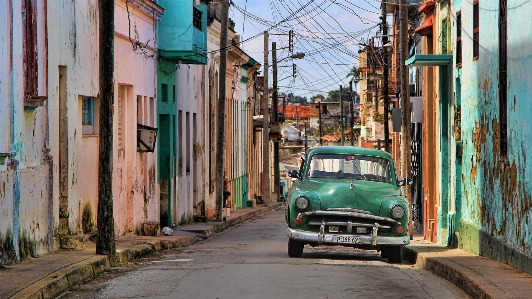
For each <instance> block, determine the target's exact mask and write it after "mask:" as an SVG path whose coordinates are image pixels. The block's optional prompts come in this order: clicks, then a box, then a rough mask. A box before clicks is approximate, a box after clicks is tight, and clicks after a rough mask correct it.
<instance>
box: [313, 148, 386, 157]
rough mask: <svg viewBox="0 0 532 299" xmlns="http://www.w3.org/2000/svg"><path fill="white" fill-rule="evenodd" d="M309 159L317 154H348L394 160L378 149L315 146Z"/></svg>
mask: <svg viewBox="0 0 532 299" xmlns="http://www.w3.org/2000/svg"><path fill="white" fill-rule="evenodd" d="M306 154H307V157H309V156H312V155H315V154H346V155H364V156H376V157H382V158H386V159H389V160H392V156H390V154H389V153H387V152H385V151H381V150H377V149H371V148H363V147H356V146H330V145H327V146H314V147H311V148H309V149H308V150H307V152H306Z"/></svg>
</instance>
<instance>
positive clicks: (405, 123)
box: [399, 0, 413, 239]
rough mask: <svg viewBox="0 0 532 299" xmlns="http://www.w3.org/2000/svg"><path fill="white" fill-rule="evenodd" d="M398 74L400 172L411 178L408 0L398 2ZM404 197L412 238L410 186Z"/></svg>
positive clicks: (406, 188)
mask: <svg viewBox="0 0 532 299" xmlns="http://www.w3.org/2000/svg"><path fill="white" fill-rule="evenodd" d="M399 21H400V27H399V36H400V38H399V42H400V45H399V59H400V64H399V67H400V69H399V74H400V78H399V80H400V82H401V88H400V91H401V174H402V176H403V178H411V176H412V174H411V173H412V171H411V170H412V169H411V165H410V164H411V160H412V156H411V137H410V98H409V92H410V86H409V82H408V73H407V68H406V66H405V63H404V62H405V61H406V59H407V53H408V51H407V49H408V0H401V1H400V4H399ZM404 191H405V197H406V200H408V204H409V209H410V220H409V225H408V227H409V229H408V231H409V234H410V239H412V237H413V236H412V225H411V224H412V193H411V186H410V185H406V186H405V187H404Z"/></svg>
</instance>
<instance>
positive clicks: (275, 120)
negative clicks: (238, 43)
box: [272, 42, 281, 202]
mask: <svg viewBox="0 0 532 299" xmlns="http://www.w3.org/2000/svg"><path fill="white" fill-rule="evenodd" d="M272 64H273V97H272V100H273V102H272V109H273V111H272V117H273V120H272V122H273V123H274V125H275V126H278V125H279V98H278V97H277V96H278V93H277V43H276V42H272ZM280 184H281V178H280V177H279V140H278V139H274V140H273V194H274V197H275V198H274V199H273V201H274V202H278V201H279V185H280Z"/></svg>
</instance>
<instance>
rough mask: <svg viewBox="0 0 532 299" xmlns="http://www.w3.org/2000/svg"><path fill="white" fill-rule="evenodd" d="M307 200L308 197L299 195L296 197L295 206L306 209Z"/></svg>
mask: <svg viewBox="0 0 532 299" xmlns="http://www.w3.org/2000/svg"><path fill="white" fill-rule="evenodd" d="M308 205H309V201H308V198H306V197H304V196H300V197H298V198H297V199H296V207H297V208H298V209H300V210H306V209H307V208H308Z"/></svg>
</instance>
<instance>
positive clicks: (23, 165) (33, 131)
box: [0, 0, 53, 264]
mask: <svg viewBox="0 0 532 299" xmlns="http://www.w3.org/2000/svg"><path fill="white" fill-rule="evenodd" d="M30 4H31V5H30ZM30 6H31V7H30ZM46 12H47V7H46V1H31V3H29V2H26V1H11V0H10V1H3V2H1V3H0V41H1V42H2V44H3V45H4V47H2V49H1V50H0V111H1V112H0V119H1V120H0V153H2V158H0V219H1V220H0V243H2V244H1V246H0V264H5V263H11V262H13V261H16V260H20V259H25V258H27V257H28V256H36V255H40V254H43V253H46V252H48V251H49V250H50V247H52V248H53V244H52V243H53V241H52V239H51V237H50V236H51V234H52V232H53V228H52V226H51V222H50V221H49V219H50V217H52V216H51V215H50V214H49V205H50V204H51V201H52V199H51V198H50V197H49V194H48V191H47V184H48V183H49V179H50V176H49V171H48V164H47V162H46V160H45V154H44V153H43V150H44V148H45V147H47V143H48V140H47V130H46V124H47V110H48V108H47V105H49V100H45V98H46V95H47V91H48V89H47V86H46V85H45V83H46V75H47V69H46V65H47V57H46V53H47V40H46V37H47V35H46V28H47V23H46V19H47V14H46ZM28 20H31V24H29V23H28V22H29V21H28ZM28 29H31V30H32V31H33V33H32V34H27V30H28ZM30 44H31V45H32V46H29V45H30ZM27 47H29V49H27V50H28V51H31V53H27V52H24V49H26V48H27ZM24 54H26V56H25V55H24ZM28 56H32V57H30V58H27V60H25V57H28ZM29 60H31V63H32V66H33V67H34V68H31V69H32V73H31V74H28V72H25V67H28V68H30V67H29V66H28V65H27V62H28V61H29ZM28 78H29V79H28ZM30 79H31V82H29V81H28V80H30ZM30 91H31V92H30ZM36 97H39V100H38V102H40V104H36V105H31V107H30V105H29V100H31V99H35V98H36ZM11 152H12V153H13V154H12V155H11V157H5V156H6V154H7V153H11ZM9 243H10V244H9Z"/></svg>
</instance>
